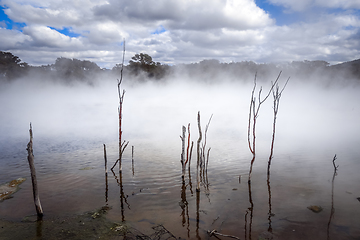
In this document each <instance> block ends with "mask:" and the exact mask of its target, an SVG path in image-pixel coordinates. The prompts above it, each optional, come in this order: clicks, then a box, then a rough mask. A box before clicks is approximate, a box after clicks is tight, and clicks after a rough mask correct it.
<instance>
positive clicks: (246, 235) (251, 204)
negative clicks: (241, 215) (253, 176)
mask: <svg viewBox="0 0 360 240" xmlns="http://www.w3.org/2000/svg"><path fill="white" fill-rule="evenodd" d="M254 160H255V156H254V157H253V160H252V161H254ZM248 190H249V203H250V207H249V208H248V209H247V210H246V214H245V239H252V238H251V230H252V229H251V228H252V221H253V214H254V202H253V200H252V192H251V181H248ZM249 213H250V216H249ZM248 218H249V222H248ZM247 225H248V226H249V229H247Z"/></svg>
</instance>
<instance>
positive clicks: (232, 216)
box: [0, 84, 360, 239]
mask: <svg viewBox="0 0 360 240" xmlns="http://www.w3.org/2000/svg"><path fill="white" fill-rule="evenodd" d="M110 86H111V85H110V84H108V85H106V86H102V87H98V88H96V87H95V88H90V87H89V88H88V87H85V89H83V90H81V91H79V89H71V88H70V89H68V88H67V87H58V88H56V91H55V93H54V91H49V89H48V88H44V89H40V91H39V92H38V94H37V96H36V97H34V98H33V97H32V96H31V94H29V93H26V92H25V93H24V92H22V93H17V92H16V91H14V89H13V88H9V89H7V91H3V92H2V95H1V98H2V99H1V100H5V99H6V102H7V104H4V102H3V101H2V103H1V110H2V111H1V112H2V113H4V115H3V116H2V119H1V123H2V126H6V128H5V127H2V128H1V129H2V132H3V134H1V136H0V183H5V182H8V181H10V180H12V179H15V178H18V177H27V178H28V180H27V181H25V182H24V183H23V184H22V185H21V190H20V191H19V192H17V193H16V194H15V195H14V197H13V198H12V199H9V200H6V201H3V202H1V203H0V217H1V218H2V219H6V220H14V221H20V220H21V219H22V218H23V217H24V216H27V215H31V214H34V211H35V209H34V206H33V203H32V191H31V181H30V173H29V168H28V163H27V160H26V154H27V153H26V144H27V142H28V139H29V137H28V135H27V134H28V132H27V131H28V129H27V127H28V122H29V121H32V124H33V131H34V155H35V164H36V170H37V176H38V184H39V189H40V197H41V203H42V206H43V209H44V212H45V217H53V216H61V215H68V214H74V213H75V214H77V213H82V212H85V211H90V210H94V209H96V208H99V207H101V206H103V205H106V204H107V205H109V206H112V210H110V211H109V213H108V214H107V218H108V219H110V220H111V221H116V222H121V221H126V222H127V223H128V224H130V225H132V226H133V227H135V228H137V229H139V230H140V231H142V232H144V233H146V232H147V231H148V230H149V229H151V226H155V225H157V224H163V225H164V226H165V227H166V228H167V229H168V230H169V231H171V232H172V233H173V234H174V235H175V236H178V237H182V238H188V239H196V238H202V239H204V238H207V233H206V232H207V231H208V230H210V231H211V230H213V229H216V230H217V231H218V232H219V233H223V234H228V235H234V236H237V237H239V238H241V239H258V238H259V237H263V238H265V237H269V236H274V237H277V238H279V239H325V238H330V239H359V238H360V229H359V224H360V202H359V201H358V200H357V198H358V197H360V188H359V186H360V174H359V171H360V149H359V147H358V146H359V143H360V136H359V133H360V131H359V124H358V119H359V113H360V108H359V103H360V101H359V94H358V91H359V90H356V89H342V90H331V89H330V90H329V89H328V90H319V89H316V88H314V89H309V90H307V95H306V97H304V90H303V89H301V90H299V89H296V88H291V85H289V86H288V89H286V90H287V91H285V92H284V96H283V98H282V100H281V103H280V109H279V115H278V122H277V124H278V125H277V132H276V134H277V135H276V139H275V148H274V158H273V161H272V165H271V175H270V184H269V185H268V184H267V176H266V169H267V160H268V157H269V153H270V141H271V131H272V128H271V127H272V115H271V114H272V110H271V102H269V104H268V105H264V106H263V109H261V112H260V116H259V120H258V122H259V125H258V134H257V157H256V160H255V164H254V170H253V176H252V182H251V185H250V186H249V185H248V183H247V177H248V171H249V164H250V161H251V154H250V152H249V150H248V148H247V117H248V102H249V97H250V93H251V87H252V86H251V85H249V86H240V85H237V84H232V85H231V86H229V85H217V86H201V85H199V86H197V85H195V86H194V85H193V84H175V86H173V85H170V86H169V85H166V86H156V85H151V84H149V85H145V86H137V87H130V86H129V87H128V89H127V92H126V95H125V101H124V104H125V105H124V116H123V124H124V125H123V127H124V128H123V132H124V133H123V138H124V139H126V140H129V141H130V143H129V146H128V148H127V149H126V151H125V153H124V159H123V172H122V175H121V180H122V181H121V182H120V181H119V180H120V179H119V177H120V176H119V173H118V171H117V170H118V168H117V167H116V168H115V170H116V171H115V174H113V173H112V172H111V171H108V175H107V176H106V174H105V169H104V156H103V143H105V144H106V145H107V158H108V161H109V163H108V166H109V167H108V168H110V167H111V166H112V164H113V163H114V162H115V160H116V158H117V155H118V149H117V147H118V144H117V109H116V108H117V106H116V105H117V99H116V98H117V92H116V86H115V88H114V89H115V91H114V89H113V88H112V87H110ZM59 89H60V90H59ZM49 92H50V94H49ZM51 92H52V94H51ZM10 93H11V94H10ZM155 93H156V94H155ZM185 93H186V94H185ZM63 96H66V98H65V99H64V98H63ZM184 96H185V98H184ZM19 97H22V98H23V99H26V100H27V101H26V102H27V104H28V105H27V104H25V106H24V105H23V104H22V103H21V101H19V100H18V98H19ZM345 97H346V99H344V98H345ZM43 99H47V101H43ZM270 101H271V99H270ZM28 107H29V108H30V110H27V109H28ZM198 110H200V111H201V117H202V118H201V119H202V120H201V122H202V127H203V129H204V128H205V125H206V123H207V122H208V119H209V117H210V115H211V114H214V116H213V119H212V122H211V124H210V127H209V132H208V135H207V146H208V147H211V151H210V159H209V167H208V171H207V179H208V183H209V185H208V188H206V185H205V184H202V185H201V192H200V194H197V193H196V190H195V186H196V174H195V173H196V172H195V170H196V165H195V163H196V140H197V137H198V134H197V128H196V116H197V115H196V114H197V111H198ZM34 112H35V113H34ZM32 119H35V120H36V121H34V120H32ZM188 123H191V139H192V141H194V144H195V147H194V151H193V155H192V163H191V174H190V176H189V175H188V171H187V173H186V178H185V184H183V183H182V180H181V165H180V154H181V140H180V138H179V135H180V134H181V126H182V125H187V124H188ZM131 146H134V156H133V160H134V164H132V154H131ZM335 154H337V157H338V158H337V160H336V164H337V165H339V168H338V171H337V175H336V176H335V178H334V181H333V174H334V168H333V164H332V159H333V157H334V155H335ZM120 183H121V184H120ZM332 187H333V188H332ZM269 193H270V195H269ZM311 205H317V206H321V207H322V208H323V210H322V211H321V212H320V213H314V212H312V211H310V210H309V209H308V208H307V207H308V206H311ZM332 209H333V210H335V211H334V212H333V214H332V213H331V210H332Z"/></svg>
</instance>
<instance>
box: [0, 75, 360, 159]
mask: <svg viewBox="0 0 360 240" xmlns="http://www.w3.org/2000/svg"><path fill="white" fill-rule="evenodd" d="M285 80H286V79H285V77H284V78H282V79H280V85H281V86H282V84H283V83H284V82H285ZM260 85H262V86H263V93H262V97H264V96H265V95H266V93H267V91H268V89H269V87H270V82H267V83H266V82H259V83H258V88H257V89H256V96H257V92H258V89H259V87H260ZM252 87H253V85H252V81H251V80H250V81H249V83H248V84H244V83H243V82H242V83H236V82H230V81H225V82H224V83H213V84H205V83H199V82H197V81H196V80H194V79H190V80H189V79H186V80H184V79H177V80H173V81H169V82H167V83H153V82H148V83H143V84H131V80H124V84H123V88H124V89H125V90H126V93H125V97H124V106H123V139H124V140H128V141H130V142H131V143H130V144H131V145H137V144H139V143H140V142H142V143H145V142H146V143H148V144H151V145H154V146H156V147H158V148H162V149H163V150H164V151H166V149H168V148H170V149H172V150H174V151H175V150H177V147H179V150H180V144H181V143H180V138H179V136H180V135H181V127H182V125H185V126H186V127H187V124H188V123H190V124H191V134H192V137H191V139H192V140H193V141H194V142H196V140H197V137H198V129H197V112H198V111H200V112H201V125H202V130H203V131H204V130H205V125H206V124H207V122H208V120H209V118H210V116H211V114H213V118H212V121H211V124H210V127H209V131H208V146H211V147H212V148H213V149H216V148H218V149H224V148H225V149H226V148H227V147H229V148H231V149H232V150H233V151H239V154H241V155H244V154H249V152H248V149H247V126H248V114H249V101H250V96H251V90H252ZM358 93H359V89H357V88H339V89H337V88H336V87H333V88H331V89H330V88H327V89H322V88H320V87H319V86H315V85H311V84H309V83H307V84H302V83H301V82H296V80H294V81H293V80H290V82H289V83H288V86H287V87H286V89H285V90H284V92H283V95H282V98H281V100H280V107H279V113H278V118H277V125H276V139H275V146H276V147H277V149H276V150H281V152H283V153H284V152H286V151H288V152H291V151H293V150H296V151H309V150H321V151H326V149H328V150H329V151H331V154H333V153H336V152H339V151H342V149H344V148H352V147H351V146H353V143H356V142H357V143H358V142H360V137H359V135H358V133H359V132H360V126H359V124H358V119H359V117H360V108H359V103H360V94H358ZM118 102H119V101H118V92H117V82H116V79H114V80H111V79H107V80H103V81H101V82H100V81H99V82H98V83H97V84H96V85H95V86H89V85H85V84H77V85H73V86H64V85H60V84H54V83H51V82H48V83H47V84H44V82H39V81H31V80H29V81H16V82H14V83H13V84H10V85H4V86H3V87H2V89H1V90H0V113H1V119H0V129H1V136H0V138H1V140H2V141H6V139H12V138H23V139H28V129H29V123H30V122H32V125H33V129H34V139H35V140H36V138H38V139H41V138H46V139H49V140H50V141H51V139H54V141H55V140H56V141H61V139H67V140H68V139H71V140H73V141H76V140H78V141H82V140H83V139H87V140H91V141H99V142H105V143H116V141H117V139H118V110H117V107H118ZM272 123H273V113H272V95H270V96H269V98H268V100H267V101H266V102H265V103H264V104H263V105H262V107H261V109H260V113H259V117H258V119H257V142H258V144H257V145H258V150H259V151H260V152H261V151H262V150H263V151H264V154H268V151H269V147H270V141H271V134H272ZM237 149H238V150H237ZM232 150H231V151H232ZM240 152H241V153H240Z"/></svg>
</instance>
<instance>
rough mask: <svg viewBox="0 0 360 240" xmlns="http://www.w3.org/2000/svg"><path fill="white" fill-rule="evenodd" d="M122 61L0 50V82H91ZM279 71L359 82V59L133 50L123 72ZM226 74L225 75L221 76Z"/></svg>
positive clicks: (208, 78) (209, 74)
mask: <svg viewBox="0 0 360 240" xmlns="http://www.w3.org/2000/svg"><path fill="white" fill-rule="evenodd" d="M121 68H122V64H121V63H119V64H116V65H115V66H114V67H113V68H112V69H105V68H101V67H99V66H98V65H97V64H96V63H94V62H91V61H88V60H79V59H75V58H72V59H70V58H65V57H59V58H57V59H56V61H55V63H53V64H48V65H42V66H31V65H29V64H28V63H26V62H23V61H22V60H21V59H20V58H19V57H18V56H15V55H13V54H12V53H11V52H3V51H0V82H10V81H13V80H15V79H19V78H24V77H30V78H40V79H46V80H50V79H51V80H56V81H61V82H64V83H71V82H74V81H81V82H86V83H89V84H93V83H94V82H95V81H98V79H104V77H106V76H119V74H120V71H121ZM279 71H282V72H283V73H284V74H285V75H287V76H291V77H292V78H295V79H302V80H309V81H310V79H314V77H315V78H316V79H321V80H324V81H325V82H327V83H334V82H337V83H338V82H340V83H341V82H343V81H354V80H355V83H356V84H357V83H358V82H360V59H357V60H354V61H349V62H344V63H341V64H336V65H330V64H329V63H328V62H326V61H322V60H317V61H308V60H304V61H292V62H286V63H255V62H253V61H241V62H230V63H222V62H220V61H218V60H215V59H204V60H202V61H200V62H197V63H190V64H178V65H171V66H170V65H166V64H162V63H160V62H155V61H153V59H152V57H151V56H150V55H148V54H146V53H139V54H135V55H134V56H133V57H132V58H131V60H129V62H128V65H125V64H124V68H123V73H124V76H125V77H130V79H131V80H132V81H138V82H143V81H149V80H152V81H165V80H166V79H170V78H172V77H174V76H179V75H181V76H182V77H189V76H191V78H192V79H198V81H204V82H214V81H220V80H219V79H224V77H226V78H227V79H231V80H235V81H240V80H241V79H249V78H252V77H253V76H254V73H257V75H258V76H259V79H261V77H265V76H267V75H268V74H273V75H276V74H277V73H278V72H279ZM224 75H225V76H224Z"/></svg>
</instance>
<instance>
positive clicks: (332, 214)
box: [327, 154, 339, 239]
mask: <svg viewBox="0 0 360 240" xmlns="http://www.w3.org/2000/svg"><path fill="white" fill-rule="evenodd" d="M335 160H336V154H335V156H334V158H333V161H332V162H333V166H334V174H333V177H332V181H331V211H330V217H329V222H328V225H327V239H330V224H331V220H332V219H333V217H334V213H335V208H334V181H335V176H337V170H338V167H339V165H337V166H336V165H335Z"/></svg>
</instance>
